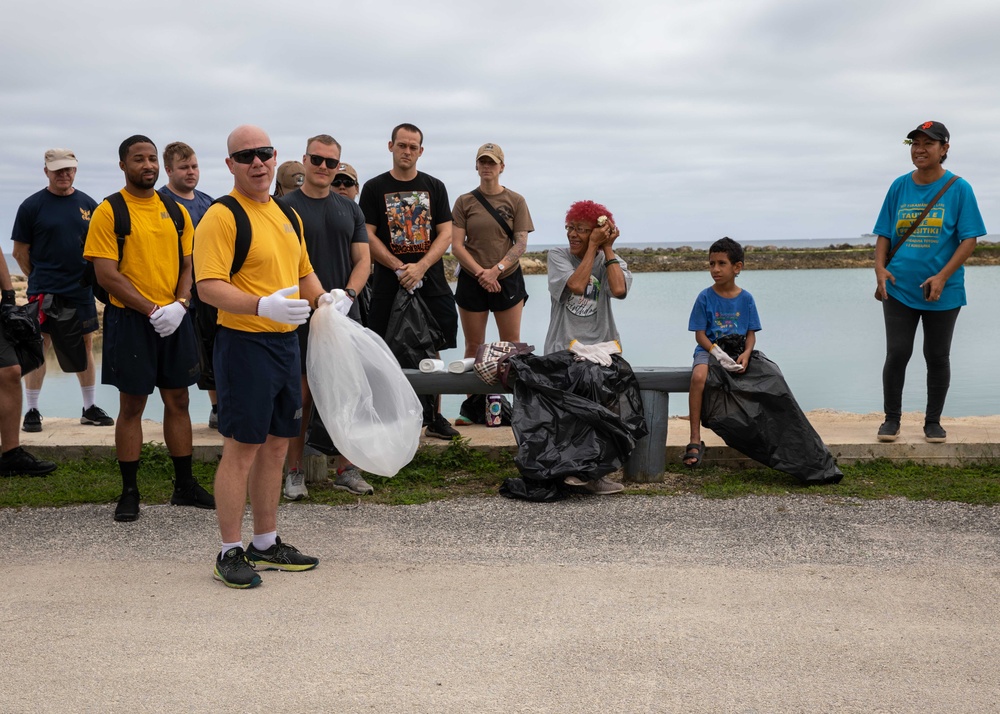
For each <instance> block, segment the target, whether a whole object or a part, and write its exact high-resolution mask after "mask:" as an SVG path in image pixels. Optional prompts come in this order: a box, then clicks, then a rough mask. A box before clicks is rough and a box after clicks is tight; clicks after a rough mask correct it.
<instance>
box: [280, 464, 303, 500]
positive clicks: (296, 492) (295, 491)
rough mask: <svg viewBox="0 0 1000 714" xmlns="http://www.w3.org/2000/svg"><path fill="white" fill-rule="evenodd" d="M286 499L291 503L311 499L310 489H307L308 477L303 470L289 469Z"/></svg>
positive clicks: (286, 482)
mask: <svg viewBox="0 0 1000 714" xmlns="http://www.w3.org/2000/svg"><path fill="white" fill-rule="evenodd" d="M285 498H287V499H288V500H289V501H298V500H301V499H303V498H309V489H307V488H306V475H305V474H304V473H303V472H302V470H301V469H289V470H288V475H287V476H285Z"/></svg>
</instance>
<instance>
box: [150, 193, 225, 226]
mask: <svg viewBox="0 0 1000 714" xmlns="http://www.w3.org/2000/svg"><path fill="white" fill-rule="evenodd" d="M157 190H158V191H159V192H160V193H161V194H162V193H163V192H164V191H166V192H167V193H169V194H170V197H171V198H172V199H174V200H175V201H177V203H179V204H181V205H182V206H184V208H186V209H187V212H188V215H189V216H191V225H193V226H195V227H197V226H198V223H199V222H200V221H201V217H202V216H204V215H205V211H207V210H208V207H209V206H211V205H212V197H211V196H209V195H208V194H207V193H202V192H201V191H199V190H198V189H195V190H194V198H181V197H180V196H178V195H177V194H176V193H174V192H173V191H171V190H170V188H169V187H168V186H163V187H161V188H159V189H157Z"/></svg>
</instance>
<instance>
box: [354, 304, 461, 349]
mask: <svg viewBox="0 0 1000 714" xmlns="http://www.w3.org/2000/svg"><path fill="white" fill-rule="evenodd" d="M420 297H422V298H423V299H424V304H425V305H427V309H428V310H430V313H431V315H433V316H434V319H435V320H437V323H438V326H439V327H440V328H441V332H442V333H444V338H445V340H446V341H447V342H446V344H445V346H444V347H442V348H441V349H444V350H450V349H454V348H455V347H456V346H457V345H458V343H457V342H456V339H457V338H458V310H456V309H455V296H454V295H452V294H451V293H450V292H449V293H448V294H446V295H425V294H424V293H420ZM395 299H396V293H390V294H388V295H379V294H378V293H376V294H374V295H372V302H371V306H369V308H368V328H369V329H370V330H372V332H374V333H375V334H377V335H378V336H379V337H382V338H383V339H384V338H385V331H386V329H387V328H388V327H389V316H390V313H391V312H392V303H393V301H394V300H395Z"/></svg>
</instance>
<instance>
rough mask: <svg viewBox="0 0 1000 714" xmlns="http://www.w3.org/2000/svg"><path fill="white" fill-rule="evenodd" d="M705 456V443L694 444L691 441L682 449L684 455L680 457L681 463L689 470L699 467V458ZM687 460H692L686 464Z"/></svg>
mask: <svg viewBox="0 0 1000 714" xmlns="http://www.w3.org/2000/svg"><path fill="white" fill-rule="evenodd" d="M704 455H705V442H704V441H703V442H701V443H700V444H696V443H694V442H693V441H692V442H691V443H690V444H688V445H687V446H685V447H684V454H683V455H682V456H681V463H682V464H684V465H685V466H687V467H688V468H689V469H696V468H698V467H699V466H701V457H702V456H704ZM688 459H694V461H692V462H691V463H688V461H687V460H688Z"/></svg>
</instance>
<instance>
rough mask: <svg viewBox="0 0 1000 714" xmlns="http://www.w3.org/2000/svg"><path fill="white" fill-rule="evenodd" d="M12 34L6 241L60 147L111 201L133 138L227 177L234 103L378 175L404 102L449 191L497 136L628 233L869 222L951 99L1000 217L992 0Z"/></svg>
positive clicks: (527, 173) (7, 57) (667, 3)
mask: <svg viewBox="0 0 1000 714" xmlns="http://www.w3.org/2000/svg"><path fill="white" fill-rule="evenodd" d="M0 33H2V35H3V42H2V43H0V56H2V66H3V68H4V71H3V72H2V75H0V97H2V100H0V102H2V103H0V107H2V111H0V130H2V135H3V136H4V137H5V142H4V146H3V149H2V150H0V224H3V230H4V231H6V232H7V233H6V235H7V236H8V238H9V235H10V226H11V225H12V223H13V220H14V214H15V211H16V209H17V206H18V204H19V203H20V202H21V201H22V200H23V199H24V198H25V197H26V196H28V195H29V194H30V193H33V192H34V191H36V190H38V189H40V188H42V187H43V186H44V185H45V177H44V175H43V173H42V165H43V162H42V156H43V154H44V152H45V150H46V149H47V148H50V147H53V146H65V147H70V148H72V149H73V150H74V151H75V152H76V154H77V156H78V158H79V159H80V170H79V173H78V176H77V187H78V188H80V189H81V190H83V191H86V192H87V193H89V194H91V195H92V196H93V197H94V198H97V199H100V198H101V197H103V196H105V195H107V194H108V193H110V192H112V191H114V190H117V189H118V188H120V187H121V186H122V184H123V180H122V175H121V172H120V170H119V168H118V158H117V147H118V144H119V143H120V142H121V141H122V139H124V138H125V137H127V136H129V135H131V134H135V133H141V134H146V135H148V136H150V137H151V138H152V139H153V140H154V141H155V142H156V143H157V145H158V146H159V147H160V148H161V149H162V148H163V147H164V146H165V145H166V144H167V143H168V142H170V141H174V140H182V141H186V142H188V143H189V144H191V145H192V146H194V148H195V150H196V151H197V153H198V157H199V161H200V164H201V168H202V184H201V186H200V188H202V189H203V190H205V191H206V192H208V193H210V194H212V195H217V194H219V193H224V192H227V191H228V190H230V189H231V187H232V182H231V176H230V175H229V173H228V171H227V169H226V167H225V164H224V162H223V159H224V155H225V140H226V136H227V135H228V133H229V132H230V131H231V130H232V129H233V128H234V127H235V126H237V125H238V124H241V123H253V124H259V125H260V126H262V127H264V128H265V129H266V130H267V131H268V132H269V133H270V135H271V139H272V142H273V144H274V145H275V147H276V148H277V149H278V153H279V162H280V161H282V160H285V159H291V158H295V159H300V158H301V156H302V153H303V151H304V148H305V147H304V143H305V142H304V140H305V138H306V137H308V136H310V135H313V134H317V133H321V132H327V133H330V134H333V135H334V136H335V137H336V138H337V139H338V140H339V141H340V142H341V143H342V144H343V145H344V154H343V158H344V160H346V161H348V162H350V163H352V164H353V165H354V166H355V167H356V168H357V169H358V171H359V173H360V174H361V178H362V180H365V179H367V178H370V177H371V176H373V175H375V174H377V173H381V172H383V171H386V170H388V169H389V167H390V158H391V157H390V155H389V153H388V149H387V146H386V144H387V141H388V139H389V133H390V131H391V129H392V127H393V126H394V125H396V124H398V123H401V122H404V121H405V122H411V123H414V124H417V125H418V126H420V127H421V128H422V129H423V130H424V134H425V140H424V147H425V153H424V156H423V157H422V158H421V160H420V163H419V168H420V169H421V170H423V171H425V172H427V173H430V174H433V175H435V176H437V177H438V178H440V179H442V180H443V181H444V182H445V184H446V185H447V187H448V191H449V194H450V196H451V200H452V202H454V198H455V197H456V196H457V195H458V194H459V193H463V192H466V191H468V190H470V189H472V188H473V187H475V185H476V184H477V178H476V174H475V170H474V159H475V150H476V148H477V147H478V146H479V145H480V144H482V143H483V142H486V141H493V142H497V143H499V144H500V145H501V146H502V147H503V149H504V152H505V153H506V156H507V169H506V172H505V173H504V176H503V183H504V184H505V185H506V186H508V187H509V188H511V189H513V190H515V191H518V192H520V193H522V194H523V195H524V196H525V198H526V199H527V202H528V205H529V207H530V209H531V213H532V216H533V218H534V222H535V227H536V232H535V233H534V234H533V235H532V237H531V241H532V242H534V243H536V244H545V243H555V242H560V241H562V240H564V233H563V231H562V225H563V216H564V214H565V210H566V208H567V207H568V205H569V204H570V203H571V202H572V201H575V200H578V199H582V198H590V199H594V200H597V201H600V202H602V203H604V204H606V205H607V206H608V207H609V208H610V209H611V211H613V213H614V215H615V218H616V220H617V221H618V223H619V225H620V226H621V228H622V236H623V237H622V239H621V240H622V241H623V242H628V243H638V242H656V241H670V242H680V243H685V242H693V241H703V240H712V239H715V238H718V237H720V236H722V235H730V236H732V237H734V238H736V239H737V240H744V241H749V240H754V241H769V240H791V239H831V240H832V239H845V238H851V239H854V238H858V237H859V236H860V235H861V234H862V233H866V232H868V231H870V230H871V228H872V226H873V224H874V222H875V217H876V214H877V212H878V210H879V207H880V206H881V202H882V199H883V197H884V194H885V190H886V188H887V187H888V185H889V183H890V182H891V181H892V179H893V178H895V177H896V176H898V175H900V174H902V173H904V172H906V171H908V170H909V169H910V168H912V167H911V165H910V163H909V156H908V150H907V148H906V147H905V146H904V145H903V143H902V140H903V138H904V137H905V135H906V133H907V132H908V131H909V130H910V129H912V128H914V127H915V126H916V125H917V124H918V123H920V122H922V121H924V120H927V119H936V120H939V121H943V122H944V123H945V124H947V126H948V127H949V129H950V130H951V132H952V136H953V140H952V143H951V152H950V156H949V161H948V164H947V166H948V168H950V169H952V170H953V171H955V172H956V173H958V174H960V175H962V176H964V177H966V178H967V179H968V180H969V181H970V182H971V184H972V186H973V188H974V189H975V191H976V194H977V196H978V198H979V203H980V207H981V209H982V212H983V216H984V218H985V221H986V226H987V229H989V230H991V231H992V232H995V233H1000V203H998V195H1000V171H998V167H1000V148H998V142H997V141H996V137H994V136H993V135H992V131H993V128H994V127H997V126H1000V94H998V91H997V79H996V73H997V70H998V68H1000V42H998V41H997V37H1000V3H998V2H996V0H952V1H951V2H948V3H942V2H940V1H939V0H937V1H930V0H913V1H911V2H907V3H902V2H898V1H895V0H894V1H885V0H836V1H833V0H660V1H648V2H639V1H637V0H616V1H614V2H603V3H596V2H590V1H589V0H576V1H575V2H564V1H562V0H555V1H550V2H539V1H538V0H532V1H527V0H505V1H504V2H500V3H490V4H488V5H483V4H481V3H470V2H465V1H463V2H455V1H452V0H444V1H442V2H433V1H431V0H428V1H425V2H423V3H414V2H399V1H398V0H381V1H380V2H362V1H359V0H355V1H354V2H288V3H285V2H266V3H265V2H258V1H257V0H242V1H241V2H231V1H229V0H209V1H203V2H199V3H191V2H186V1H181V2H173V3H137V2H129V3H124V2H101V1H100V0H97V1H95V2H90V3H80V2H67V1H65V0H46V1H45V2H33V3H24V4H19V5H18V9H17V15H16V16H13V15H12V14H7V15H6V17H5V20H4V23H3V27H2V29H0ZM164 180H165V175H164V174H163V173H162V171H161V182H162V181H164ZM9 246H10V244H9V242H8V243H7V244H6V246H5V247H4V251H5V252H9V250H10V247H9Z"/></svg>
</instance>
